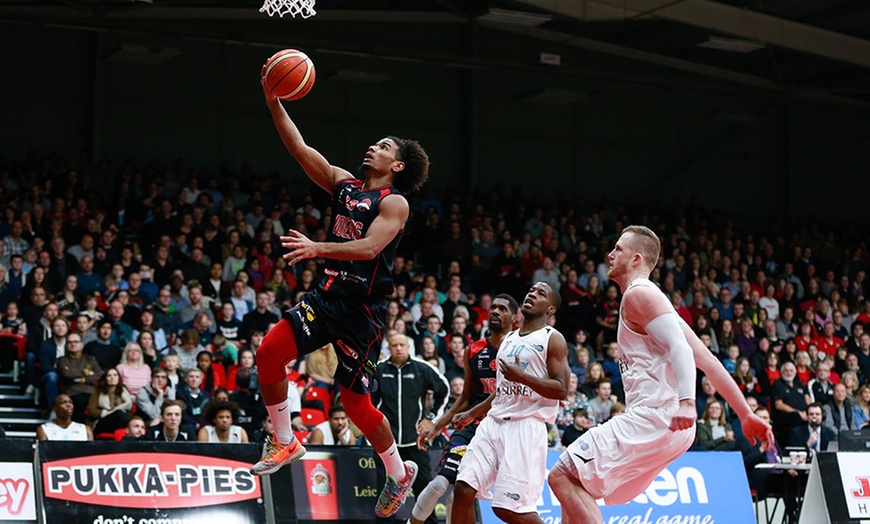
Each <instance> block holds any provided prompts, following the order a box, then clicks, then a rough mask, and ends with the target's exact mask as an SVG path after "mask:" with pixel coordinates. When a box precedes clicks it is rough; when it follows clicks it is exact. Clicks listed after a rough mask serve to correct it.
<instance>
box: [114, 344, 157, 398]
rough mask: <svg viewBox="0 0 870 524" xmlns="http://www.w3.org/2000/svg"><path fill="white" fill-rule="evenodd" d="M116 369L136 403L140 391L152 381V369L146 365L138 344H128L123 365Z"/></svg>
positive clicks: (123, 356)
mask: <svg viewBox="0 0 870 524" xmlns="http://www.w3.org/2000/svg"><path fill="white" fill-rule="evenodd" d="M116 369H117V370H118V373H119V374H120V375H121V381H122V382H123V384H124V385H125V386H126V387H127V390H128V391H129V392H130V395H131V396H132V397H133V400H134V401H135V400H136V394H137V393H138V392H139V390H140V389H142V388H144V387H145V386H147V385H148V383H149V382H150V381H151V368H150V367H148V366H147V365H146V364H145V358H144V356H143V354H142V347H141V346H140V345H139V344H138V343H136V342H130V343H128V344H127V346H126V347H124V352H123V355H122V357H121V363H120V364H118V365H117V366H116Z"/></svg>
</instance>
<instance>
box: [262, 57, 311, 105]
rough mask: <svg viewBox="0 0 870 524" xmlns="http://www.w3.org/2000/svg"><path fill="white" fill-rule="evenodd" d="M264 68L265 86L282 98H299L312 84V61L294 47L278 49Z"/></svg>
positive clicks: (306, 92)
mask: <svg viewBox="0 0 870 524" xmlns="http://www.w3.org/2000/svg"><path fill="white" fill-rule="evenodd" d="M269 60H271V62H270V63H269V66H268V67H267V68H266V75H265V76H266V88H267V89H269V91H271V92H272V94H273V95H275V96H277V97H278V98H280V99H282V100H299V99H300V98H302V97H304V96H305V95H307V94H308V92H309V91H311V88H312V87H313V86H314V77H315V75H314V63H313V62H312V61H311V59H310V58H308V55H306V54H305V53H303V52H302V51H297V50H296V49H284V50H283V51H278V52H277V53H275V54H274V55H272V58H270V59H269Z"/></svg>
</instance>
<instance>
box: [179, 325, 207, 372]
mask: <svg viewBox="0 0 870 524" xmlns="http://www.w3.org/2000/svg"><path fill="white" fill-rule="evenodd" d="M180 340H181V345H180V346H178V347H176V348H174V351H175V352H176V354H177V355H178V360H179V363H180V365H181V369H183V370H188V369H193V368H195V367H196V356H197V355H199V353H200V352H202V351H206V349H205V347H203V346H202V345H201V344H200V336H199V332H198V331H197V330H196V329H195V328H188V329H185V330H184V331H182V332H181V337H180Z"/></svg>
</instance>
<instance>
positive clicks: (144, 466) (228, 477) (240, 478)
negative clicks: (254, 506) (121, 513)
mask: <svg viewBox="0 0 870 524" xmlns="http://www.w3.org/2000/svg"><path fill="white" fill-rule="evenodd" d="M250 467H251V465H250V464H248V463H245V462H239V461H236V460H228V459H220V458H215V457H204V456H201V455H187V454H181V453H148V454H142V453H117V454H112V455H101V456H94V457H78V458H73V459H64V460H56V461H51V462H47V463H44V464H43V465H42V475H43V482H44V483H45V486H44V489H45V496H46V497H47V498H52V499H60V500H63V501H68V502H78V503H82V504H90V505H98V506H114V507H121V508H154V507H157V506H159V507H161V508H190V507H193V506H211V505H216V504H227V503H232V502H241V501H245V500H251V499H257V498H260V497H261V496H262V492H261V487H260V481H259V479H258V478H257V477H254V476H253V475H251V473H250V471H249V469H250Z"/></svg>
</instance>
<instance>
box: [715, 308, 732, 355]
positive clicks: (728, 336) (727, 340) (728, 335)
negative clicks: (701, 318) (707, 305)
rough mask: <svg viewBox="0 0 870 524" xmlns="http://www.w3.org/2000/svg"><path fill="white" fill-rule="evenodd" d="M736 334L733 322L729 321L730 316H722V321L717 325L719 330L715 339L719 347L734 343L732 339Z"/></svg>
mask: <svg viewBox="0 0 870 524" xmlns="http://www.w3.org/2000/svg"><path fill="white" fill-rule="evenodd" d="M710 311H711V312H712V311H718V310H717V309H716V308H712V309H711V310H710ZM736 336H737V334H736V333H734V323H733V322H732V321H731V319H730V318H723V319H722V323H721V325H720V326H719V332H718V333H717V334H716V339H717V340H718V342H719V347H720V348H727V347H728V346H730V345H731V344H734V339H735V337H736Z"/></svg>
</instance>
